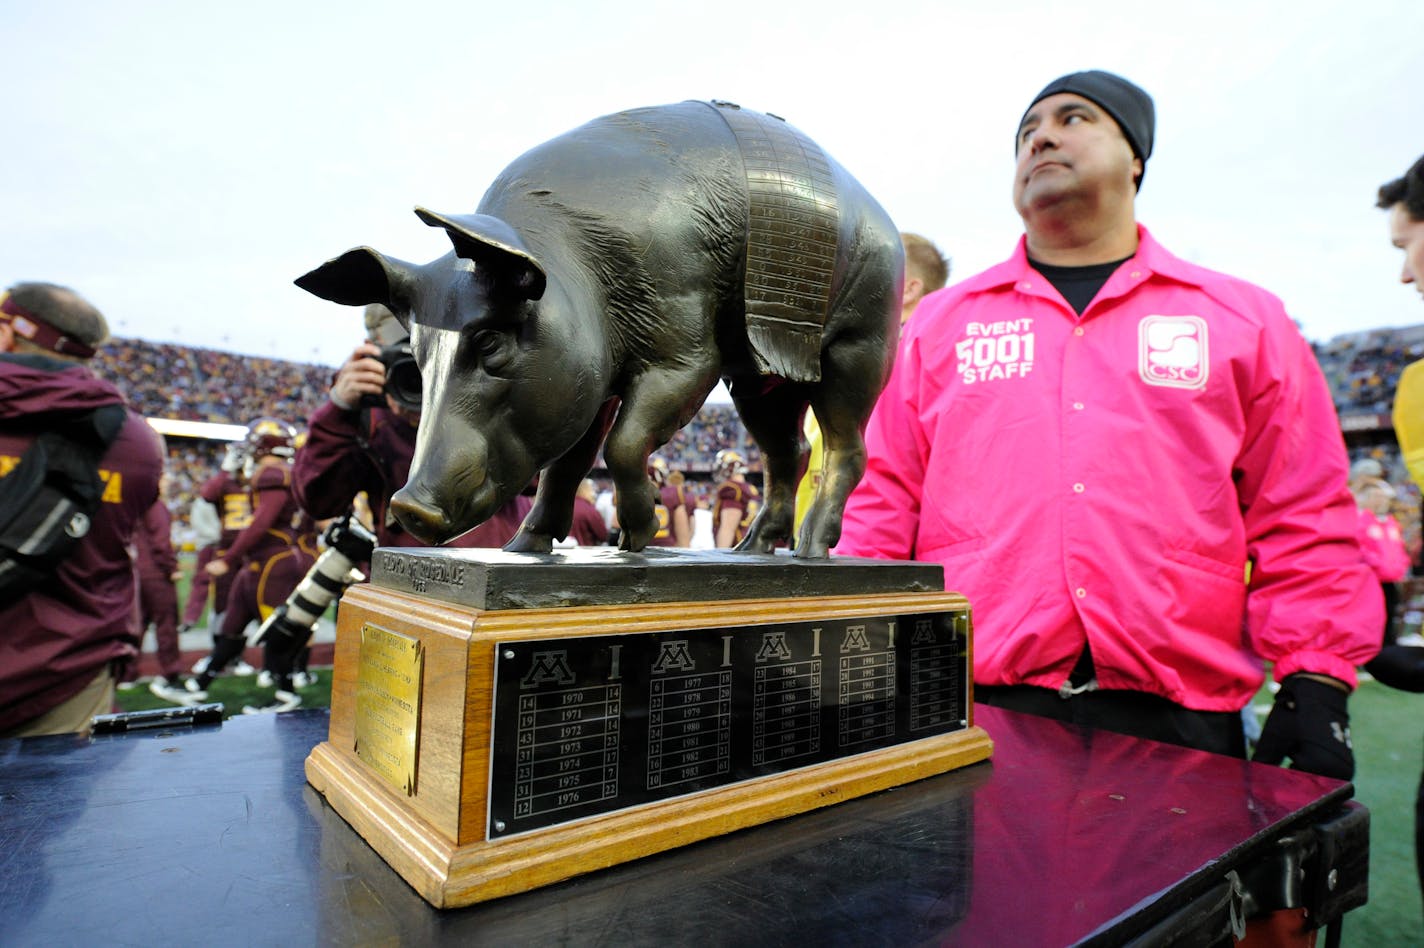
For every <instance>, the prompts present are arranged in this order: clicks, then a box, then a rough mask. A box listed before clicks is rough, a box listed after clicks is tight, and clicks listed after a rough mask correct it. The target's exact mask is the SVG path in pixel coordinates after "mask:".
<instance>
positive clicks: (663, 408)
mask: <svg viewBox="0 0 1424 948" xmlns="http://www.w3.org/2000/svg"><path fill="white" fill-rule="evenodd" d="M691 361H693V362H694V363H695V365H694V366H693V367H692V368H690V369H685V370H680V371H674V370H657V371H653V370H650V371H647V372H644V373H643V374H642V375H641V376H639V377H638V378H637V379H636V380H635V381H634V382H633V383H632V384H631V385H629V386H628V389H627V391H626V392H625V393H624V396H623V405H622V407H620V408H619V410H618V420H617V421H616V422H614V424H613V430H612V431H611V432H610V433H609V435H608V443H607V444H606V445H604V448H603V459H604V460H605V461H607V462H608V470H609V473H611V474H612V475H613V480H614V483H615V484H616V485H617V487H618V525H619V527H620V528H621V529H622V533H621V536H620V538H619V541H618V548H619V549H622V550H628V551H630V552H633V553H637V552H639V551H641V550H642V549H643V548H644V547H646V546H647V545H648V543H649V541H651V540H652V539H653V535H654V534H655V533H657V530H658V518H657V514H656V513H655V512H654V508H655V506H656V505H657V501H658V498H657V491H656V490H655V489H654V487H653V482H652V481H651V480H649V478H648V455H649V454H651V453H652V452H653V451H654V449H656V448H658V447H660V446H661V445H664V444H666V443H667V442H668V441H669V440H670V439H671V438H672V436H673V435H675V434H677V430H678V429H679V428H681V427H682V426H683V425H685V424H687V423H688V422H689V421H691V420H692V416H693V415H694V414H696V413H697V409H698V407H699V406H700V405H701V404H702V401H703V400H704V399H705V398H706V397H707V393H708V392H710V391H712V386H713V385H715V384H716V383H717V373H718V370H719V363H718V361H717V359H716V358H715V357H708V358H705V359H694V360H691Z"/></svg>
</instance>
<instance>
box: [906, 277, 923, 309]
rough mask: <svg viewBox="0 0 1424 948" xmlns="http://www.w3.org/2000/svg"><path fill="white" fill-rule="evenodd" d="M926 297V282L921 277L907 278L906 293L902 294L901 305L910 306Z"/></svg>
mask: <svg viewBox="0 0 1424 948" xmlns="http://www.w3.org/2000/svg"><path fill="white" fill-rule="evenodd" d="M924 295H925V281H924V280H921V279H920V278H919V277H912V276H907V277H905V291H904V292H903V293H902V294H900V305H901V306H909V305H910V304H911V303H913V302H915V301H916V300H918V299H919V298H920V297H922V296H924Z"/></svg>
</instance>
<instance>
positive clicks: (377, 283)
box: [295, 247, 412, 312]
mask: <svg viewBox="0 0 1424 948" xmlns="http://www.w3.org/2000/svg"><path fill="white" fill-rule="evenodd" d="M411 278H412V272H411V267H410V265H409V264H407V263H402V262H401V261H399V260H391V259H388V258H387V257H384V256H382V255H381V254H380V253H378V252H377V251H375V250H372V249H371V248H370V247H357V248H356V249H355V250H348V251H346V252H345V253H344V254H342V255H341V256H339V257H334V258H332V259H331V260H328V261H326V263H323V264H322V265H321V266H319V267H317V268H316V269H315V270H313V271H312V272H310V273H308V274H305V275H303V276H299V277H297V279H296V281H295V282H296V284H297V286H299V287H301V288H302V289H304V290H306V291H307V292H308V293H312V294H315V295H316V296H320V297H321V298H322V299H324V300H331V301H332V302H333V303H344V304H345V305H347V306H364V305H365V304H367V303H382V304H384V305H385V306H387V307H389V308H390V309H392V310H394V311H396V312H404V311H405V310H406V308H407V307H406V306H405V305H403V304H404V303H405V301H406V300H407V299H408V297H409V293H408V292H407V290H406V288H407V287H408V286H409V285H410V282H411Z"/></svg>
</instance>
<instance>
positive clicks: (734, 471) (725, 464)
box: [712, 449, 747, 481]
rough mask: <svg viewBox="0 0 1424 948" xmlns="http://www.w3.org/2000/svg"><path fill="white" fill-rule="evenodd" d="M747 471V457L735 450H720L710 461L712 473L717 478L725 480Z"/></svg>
mask: <svg viewBox="0 0 1424 948" xmlns="http://www.w3.org/2000/svg"><path fill="white" fill-rule="evenodd" d="M746 472H747V459H746V458H744V457H742V456H741V455H740V454H738V453H737V452H736V451H731V450H725V449H724V450H722V451H718V452H717V457H716V458H715V459H714V460H713V462H712V473H713V474H714V475H715V476H716V478H717V480H719V481H725V480H730V479H731V478H733V477H735V476H737V475H738V474H745V473H746Z"/></svg>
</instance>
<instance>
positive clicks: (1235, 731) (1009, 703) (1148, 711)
mask: <svg viewBox="0 0 1424 948" xmlns="http://www.w3.org/2000/svg"><path fill="white" fill-rule="evenodd" d="M974 700H975V701H982V702H983V703H984V704H988V705H993V706H994V707H996V708H1006V709H1008V710H1010V711H1021V712H1023V713H1025V714H1036V715H1038V716H1039V717H1044V718H1052V719H1054V720H1055V721H1067V722H1070V723H1072V724H1081V725H1084V726H1085V727H1094V728H1100V729H1102V730H1104V731H1115V732H1117V733H1118V734H1129V735H1132V736H1133V737H1145V738H1148V739H1149V740H1154V741H1162V742H1163V743H1166V744H1178V745H1181V746H1182V747H1194V748H1196V749H1197V750H1204V751H1211V752H1212V753H1214V754H1227V755H1229V756H1231V757H1242V758H1244V757H1245V756H1246V733H1245V731H1244V730H1243V729H1242V727H1241V715H1240V713H1239V712H1236V711H1193V710H1191V709H1190V708H1184V707H1182V706H1181V705H1179V704H1174V703H1172V702H1171V701H1168V700H1167V699H1166V698H1159V697H1157V696H1156V695H1149V694H1144V693H1142V692H1140V691H1101V690H1100V691H1085V692H1083V693H1082V694H1077V695H1073V696H1071V697H1068V698H1063V697H1060V696H1059V694H1058V692H1057V691H1054V690H1052V689H1050V688H1038V687H1035V686H1033V685H975V686H974Z"/></svg>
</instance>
